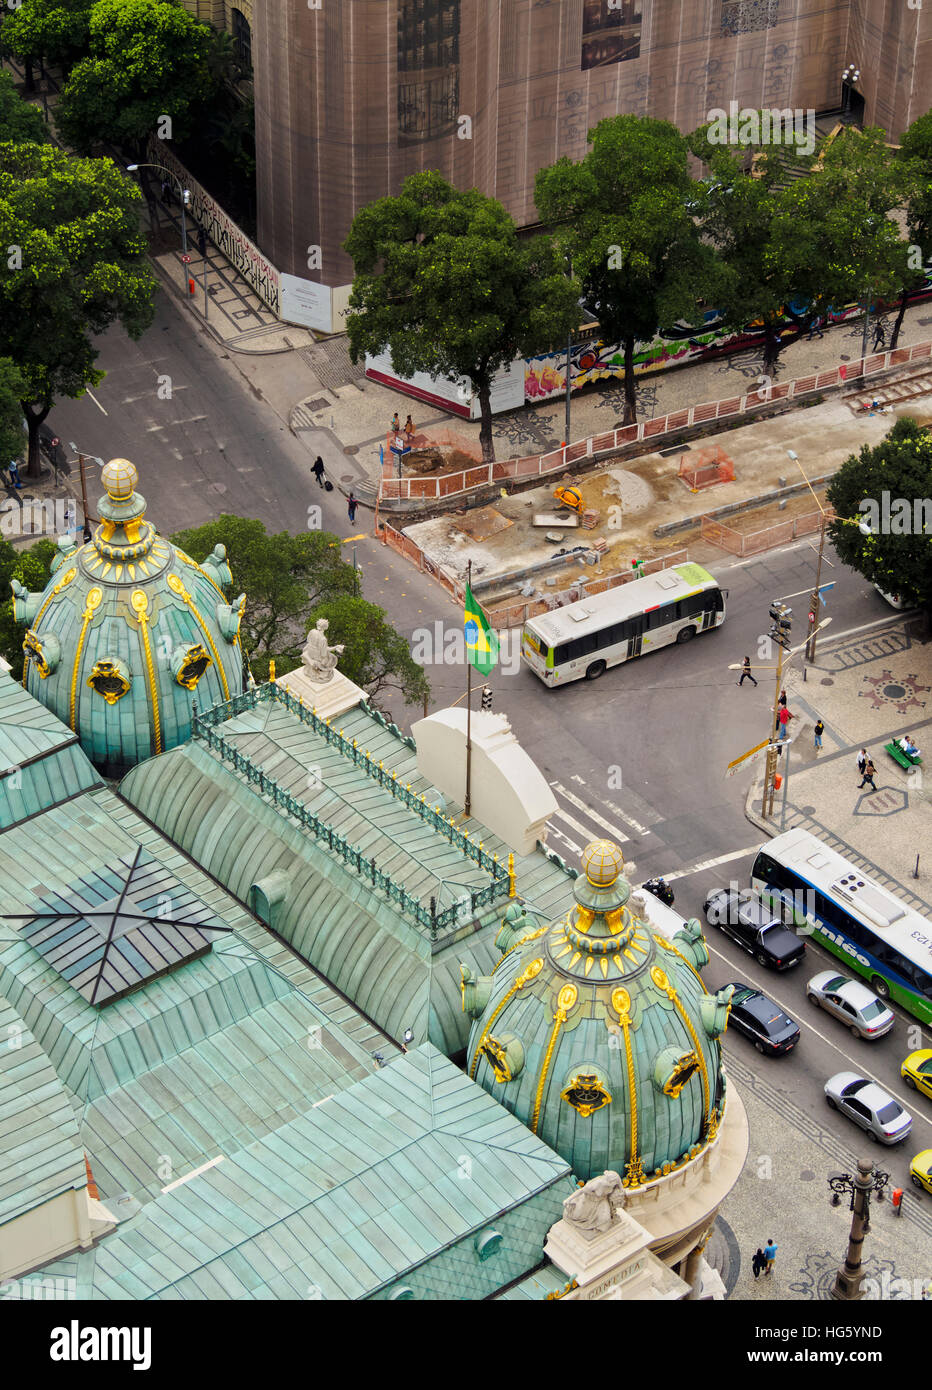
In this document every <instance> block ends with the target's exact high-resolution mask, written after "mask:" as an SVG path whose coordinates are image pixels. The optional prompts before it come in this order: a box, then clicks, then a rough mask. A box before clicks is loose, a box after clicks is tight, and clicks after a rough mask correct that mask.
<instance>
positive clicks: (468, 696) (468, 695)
mask: <svg viewBox="0 0 932 1390" xmlns="http://www.w3.org/2000/svg"><path fill="white" fill-rule="evenodd" d="M466 585H467V587H468V588H469V589H472V560H467V562H466ZM471 773H472V662H471V661H470V659H469V652H468V651H467V653H466V801H465V804H464V806H463V811H464V813H465V814H466V815H467V816H468V815H469V808H470V776H471Z"/></svg>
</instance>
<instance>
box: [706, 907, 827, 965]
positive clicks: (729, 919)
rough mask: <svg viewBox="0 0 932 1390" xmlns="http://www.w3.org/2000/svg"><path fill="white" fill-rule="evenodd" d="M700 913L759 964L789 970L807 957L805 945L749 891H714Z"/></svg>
mask: <svg viewBox="0 0 932 1390" xmlns="http://www.w3.org/2000/svg"><path fill="white" fill-rule="evenodd" d="M703 910H704V912H705V918H706V921H707V922H708V923H710V925H712V926H715V927H721V929H722V931H723V932H726V933H727V934H728V936H730V937H731V938H732V939H733V940H734V941H737V943H738V945H739V946H743V947H744V949H745V950H746V951H747V952H748V953H749V954H750V955H752V956H753V957H754V959H755V960H756V961H758V962H759V963H760V964H761V965H768V966H770V968H771V969H773V970H789V968H790V966H793V965H798V964H799V962H800V961H801V960H802V958H803V956H804V955H805V954H806V945H805V942H803V941H800V939H799V937H798V936H797V935H796V933H795V932H792V931H790V930H789V928H788V927H785V926H784V925H783V922H782V920H781V919H780V917H779V916H777V915H775V914H774V913H773V912H772V911H771V909H770V908H769V907H765V906H764V904H763V903H762V902H761V900H760V898H759V897H758V895H757V894H756V893H753V892H751V891H750V890H747V889H744V890H740V891H739V890H738V889H735V888H716V889H715V890H714V891H713V892H711V893H710V894H709V896H708V897H707V898H706V900H705V903H704V904H703Z"/></svg>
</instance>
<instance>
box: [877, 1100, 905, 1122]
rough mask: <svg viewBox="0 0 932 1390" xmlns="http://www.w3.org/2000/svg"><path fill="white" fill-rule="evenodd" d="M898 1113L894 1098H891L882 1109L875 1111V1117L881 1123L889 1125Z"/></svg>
mask: <svg viewBox="0 0 932 1390" xmlns="http://www.w3.org/2000/svg"><path fill="white" fill-rule="evenodd" d="M899 1114H900V1107H899V1106H898V1105H897V1103H896V1101H895V1100H891V1102H890V1104H889V1105H885V1106H884V1107H883V1109H882V1110H878V1111H877V1118H878V1120H879V1121H880V1123H881V1124H882V1125H889V1124H891V1123H892V1122H893V1121H894V1120H895V1119H897V1118H898V1116H899Z"/></svg>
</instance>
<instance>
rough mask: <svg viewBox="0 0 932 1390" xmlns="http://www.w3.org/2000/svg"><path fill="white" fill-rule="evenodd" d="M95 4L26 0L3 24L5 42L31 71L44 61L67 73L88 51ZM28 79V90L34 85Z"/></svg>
mask: <svg viewBox="0 0 932 1390" xmlns="http://www.w3.org/2000/svg"><path fill="white" fill-rule="evenodd" d="M93 3H94V0H23V3H22V4H21V5H20V6H19V7H18V8H14V9H13V10H12V13H10V14H7V15H6V16H5V18H4V21H3V42H4V44H5V45H6V47H7V48H8V49H9V50H10V52H11V53H12V54H13V55H14V57H16V58H19V59H20V60H21V61H22V62H24V63H28V64H29V67H30V72H29V75H28V79H31V68H32V65H33V64H35V63H38V62H40V61H41V60H42V59H43V58H44V59H45V61H46V62H47V63H50V64H51V65H52V66H53V67H58V66H61V67H63V68H65V70H66V71H67V69H68V68H70V67H71V65H72V64H73V63H74V62H76V61H77V59H78V58H79V57H81V56H82V54H83V53H84V52H85V51H86V49H87V34H88V20H89V18H90V12H91V6H92V4H93ZM28 79H27V83H26V85H27V87H28V88H30V89H31V88H32V86H33V83H32V81H31V80H28Z"/></svg>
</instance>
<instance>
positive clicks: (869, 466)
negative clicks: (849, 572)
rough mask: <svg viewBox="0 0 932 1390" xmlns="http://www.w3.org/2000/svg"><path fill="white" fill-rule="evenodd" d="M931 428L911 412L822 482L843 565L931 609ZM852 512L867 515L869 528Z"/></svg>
mask: <svg viewBox="0 0 932 1390" xmlns="http://www.w3.org/2000/svg"><path fill="white" fill-rule="evenodd" d="M930 476H932V434H930V432H929V431H928V430H927V429H925V428H923V427H922V426H920V425H919V424H918V423H917V422H916V421H915V420H913V419H911V418H910V417H909V416H903V417H902V418H901V419H899V420H897V422H896V424H895V425H894V426H893V428H892V430H891V431H890V433H889V434H888V435H887V437H886V439H884V440H883V441H882V442H881V443H880V444H877V445H875V446H874V447H873V448H871V447H869V446H868V445H867V444H865V445H863V446H862V448H861V452H860V454H858V455H854V454H852V455H851V456H850V457H849V458H847V459H846V460H845V462H844V463H843V464H842V466H841V468H840V469H839V470H838V472H837V473H836V474H835V476H834V478H833V479H832V481H831V483H830V484H829V487H828V492H827V497H828V501H829V503H830V505H831V506H832V507H833V508H834V509H835V513H836V516H837V518H838V519H837V520H835V521H833V522H831V523H830V525H829V535H830V537H831V540H832V544H833V545H834V547H835V549H836V551H837V552H838V555H839V556H840V558H841V559H842V560H843V561H844V563H845V564H846V565H850V566H851V567H852V569H856V570H857V571H858V573H859V574H863V576H864V578H865V579H867V580H869V581H870V583H871V584H877V585H879V587H880V588H881V589H883V590H885V591H886V592H887V593H893V594H900V595H901V596H902V597H904V598H905V599H906V600H907V601H908V602H910V603H914V604H916V605H918V606H921V607H924V608H925V609H926V612H927V613H930V612H932V501H930V500H929V478H930ZM852 519H859V520H860V519H866V520H867V522H868V524H869V525H870V527H871V530H872V533H873V534H871V535H869V536H865V535H862V533H861V531H860V530H859V528H858V526H854V525H852V524H851V520H852Z"/></svg>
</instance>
